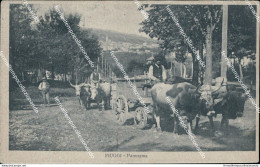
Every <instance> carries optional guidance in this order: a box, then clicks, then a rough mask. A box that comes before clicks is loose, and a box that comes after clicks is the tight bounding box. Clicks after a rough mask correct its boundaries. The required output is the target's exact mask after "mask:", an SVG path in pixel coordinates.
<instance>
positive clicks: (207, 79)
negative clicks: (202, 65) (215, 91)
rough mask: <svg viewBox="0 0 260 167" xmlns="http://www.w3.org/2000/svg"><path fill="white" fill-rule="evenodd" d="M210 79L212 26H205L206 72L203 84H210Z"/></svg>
mask: <svg viewBox="0 0 260 167" xmlns="http://www.w3.org/2000/svg"><path fill="white" fill-rule="evenodd" d="M211 81H212V26H211V25H208V26H207V35H206V73H205V84H207V85H211Z"/></svg>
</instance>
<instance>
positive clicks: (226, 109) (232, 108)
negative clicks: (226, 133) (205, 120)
mask: <svg viewBox="0 0 260 167" xmlns="http://www.w3.org/2000/svg"><path fill="white" fill-rule="evenodd" d="M246 99H247V96H246V94H245V93H244V94H243V93H240V92H235V91H231V92H226V93H225V94H224V95H223V99H222V100H221V101H219V102H218V103H216V104H215V105H214V106H213V108H214V110H215V111H216V115H217V114H222V119H221V128H223V126H224V125H225V128H228V124H229V119H236V118H237V117H242V116H243V112H244V105H245V101H246Z"/></svg>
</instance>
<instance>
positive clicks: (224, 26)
mask: <svg viewBox="0 0 260 167" xmlns="http://www.w3.org/2000/svg"><path fill="white" fill-rule="evenodd" d="M227 30H228V5H223V16H222V52H224V53H223V54H222V53H221V77H224V78H227V62H226V59H225V57H224V55H226V56H227Z"/></svg>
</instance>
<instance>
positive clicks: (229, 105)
mask: <svg viewBox="0 0 260 167" xmlns="http://www.w3.org/2000/svg"><path fill="white" fill-rule="evenodd" d="M220 80H222V82H221V84H220V82H219V81H220ZM216 81H218V84H216V86H210V85H202V86H198V87H195V86H194V85H192V84H190V83H188V82H182V83H175V84H166V83H157V84H155V85H154V86H153V87H152V89H151V95H152V99H153V118H154V122H155V123H156V124H155V125H156V128H157V130H158V131H161V126H160V117H161V116H168V117H169V116H172V117H174V133H178V134H179V132H180V128H179V127H180V120H182V121H183V122H184V123H185V124H186V126H187V128H188V129H189V130H190V131H191V130H192V121H193V120H194V119H196V125H195V128H194V131H192V132H194V133H196V132H197V130H198V127H199V126H198V125H199V120H200V116H201V115H202V116H207V117H208V118H209V121H210V126H211V134H212V135H215V132H216V131H215V127H214V122H213V118H214V117H216V116H217V114H222V120H221V128H227V127H228V124H229V119H236V118H237V117H242V115H243V111H244V104H245V101H246V94H242V93H240V92H236V91H227V90H226V81H225V82H224V78H221V77H220V78H217V79H216ZM223 83H225V84H223ZM166 98H168V99H170V100H168V101H167V99H166ZM169 103H171V104H169ZM171 106H174V108H175V109H176V110H175V111H177V112H178V114H179V115H177V114H176V113H174V112H173V109H172V107H171ZM178 117H180V118H178Z"/></svg>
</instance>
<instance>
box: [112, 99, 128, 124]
mask: <svg viewBox="0 0 260 167" xmlns="http://www.w3.org/2000/svg"><path fill="white" fill-rule="evenodd" d="M114 111H115V115H116V119H117V120H118V121H119V123H120V124H121V125H123V124H124V123H125V121H126V118H127V117H126V116H127V113H128V104H127V100H126V98H125V97H124V96H122V95H119V96H118V97H117V99H116V101H115V108H114Z"/></svg>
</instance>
